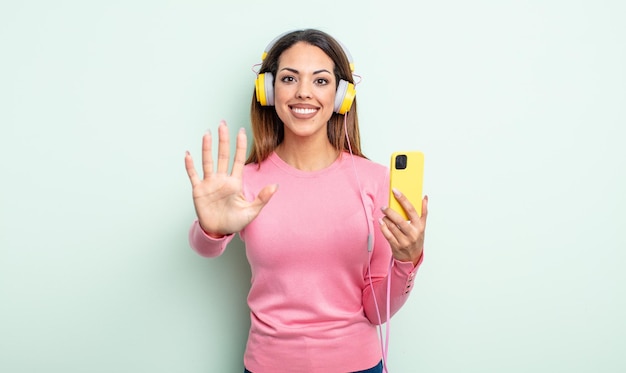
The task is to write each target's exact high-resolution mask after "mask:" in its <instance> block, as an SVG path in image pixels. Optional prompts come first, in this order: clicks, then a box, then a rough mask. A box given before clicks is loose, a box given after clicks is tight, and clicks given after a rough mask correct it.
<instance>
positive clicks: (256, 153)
mask: <svg viewBox="0 0 626 373" xmlns="http://www.w3.org/2000/svg"><path fill="white" fill-rule="evenodd" d="M298 42H305V43H307V44H310V45H313V46H316V47H318V48H320V49H321V50H322V51H324V53H326V55H328V56H329V57H330V59H331V60H332V61H333V62H334V64H335V69H334V71H333V73H334V74H335V80H336V82H337V85H338V84H339V80H341V79H343V80H345V81H348V82H350V83H352V84H354V78H353V76H352V72H351V70H350V61H349V60H348V57H347V56H346V54H345V52H344V50H343V47H342V46H341V44H339V42H337V40H335V39H334V38H333V37H332V36H330V35H328V34H327V33H325V32H323V31H319V30H315V29H306V30H297V31H292V32H290V33H287V34H285V35H284V36H282V37H281V38H280V39H278V40H277V41H276V43H275V44H274V45H273V46H272V48H271V49H270V50H269V51H267V56H266V58H265V59H264V60H263V63H262V64H261V68H260V70H259V74H261V73H265V72H271V73H272V75H273V76H274V77H276V73H277V70H278V60H279V58H280V56H281V55H282V53H283V52H284V51H285V50H287V49H289V48H290V47H291V46H293V45H294V44H296V43H298ZM273 83H274V82H273ZM336 88H337V87H335V89H336ZM344 115H345V116H346V117H345V120H346V127H347V132H348V136H349V141H350V143H348V138H346V134H345V131H344ZM250 120H251V123H252V134H253V139H252V151H251V152H250V155H249V156H248V159H247V160H246V164H248V163H259V164H260V163H261V162H263V161H264V160H265V159H267V157H269V156H270V154H272V152H273V151H274V150H275V149H276V147H277V146H278V145H279V144H280V143H281V142H282V141H283V140H284V138H285V129H284V125H283V122H282V121H281V120H280V118H279V117H278V114H277V113H276V109H275V108H274V107H273V106H262V105H261V104H260V103H259V102H258V101H257V97H256V90H255V91H253V93H252V104H251V106H250ZM327 132H328V141H329V142H330V143H331V144H332V145H333V147H334V148H335V149H337V150H338V151H348V150H349V147H351V148H352V153H353V154H354V155H357V156H360V157H365V156H364V155H363V153H362V152H361V139H360V133H359V120H358V115H357V104H356V97H355V98H354V101H353V102H352V106H351V107H350V109H349V111H348V112H347V113H346V114H343V115H342V114H337V113H333V114H332V116H331V117H330V120H329V121H328V131H327Z"/></svg>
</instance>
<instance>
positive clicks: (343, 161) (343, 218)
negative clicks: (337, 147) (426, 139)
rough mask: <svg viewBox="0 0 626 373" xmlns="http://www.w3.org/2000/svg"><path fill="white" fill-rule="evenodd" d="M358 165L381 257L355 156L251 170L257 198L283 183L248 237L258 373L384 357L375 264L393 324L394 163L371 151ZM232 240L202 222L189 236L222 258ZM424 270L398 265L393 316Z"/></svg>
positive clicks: (250, 361) (250, 190)
mask: <svg viewBox="0 0 626 373" xmlns="http://www.w3.org/2000/svg"><path fill="white" fill-rule="evenodd" d="M354 162H355V164H356V169H357V172H358V176H359V180H360V183H361V188H362V190H363V195H364V196H365V204H366V210H367V214H368V215H369V216H368V217H367V221H368V224H369V230H370V231H371V232H373V234H374V245H373V250H372V252H371V253H370V252H368V250H367V236H368V226H367V224H366V217H365V213H364V209H363V205H362V203H361V199H360V198H359V188H358V183H357V181H356V176H355V172H354V167H353V165H352V158H351V156H350V154H349V153H344V154H342V156H341V157H339V159H338V160H337V161H336V162H334V163H333V164H332V165H330V166H329V167H327V168H326V169H323V170H320V171H314V172H304V171H300V170H298V169H295V168H293V167H291V166H289V165H288V164H287V163H285V162H284V161H283V160H282V159H280V158H279V157H278V156H277V155H276V154H275V153H274V154H272V155H271V156H270V157H269V158H268V159H267V160H265V161H264V162H262V163H261V167H260V168H258V167H257V165H256V164H250V165H247V166H246V167H245V169H244V174H243V182H244V194H245V196H246V198H248V199H250V200H251V199H253V198H254V196H256V194H257V193H258V192H259V190H261V188H263V187H264V186H266V185H268V184H274V183H278V184H279V188H278V191H277V192H276V194H275V195H274V196H273V197H272V199H271V200H270V202H269V203H268V204H267V205H266V206H265V207H264V208H263V210H262V211H261V213H260V214H259V216H258V217H257V218H256V219H255V220H254V221H252V223H250V224H249V225H248V226H247V227H246V228H245V229H244V230H242V231H241V232H240V233H239V234H240V237H241V239H242V240H243V241H244V242H245V245H246V255H247V257H248V261H249V263H250V267H251V271H252V281H251V287H250V292H249V294H248V305H249V307H250V318H251V327H250V332H249V336H248V343H247V346H246V352H245V356H244V364H245V366H246V368H247V369H249V370H250V371H252V372H254V373H268V372H271V373H279V372H310V373H315V372H324V373H327V372H338V373H339V372H342V373H344V372H354V371H359V370H364V369H367V368H371V367H372V366H374V365H376V364H377V363H378V362H379V361H380V359H381V356H382V355H381V348H380V342H379V338H378V334H377V329H376V326H375V325H376V324H379V323H380V322H379V314H378V312H377V311H376V306H375V303H374V299H373V294H372V289H371V287H370V285H369V273H368V262H369V261H370V260H371V278H372V282H373V284H374V289H375V293H376V297H377V301H378V306H379V312H380V321H382V322H383V323H384V322H385V321H386V317H387V316H386V310H385V309H386V297H387V272H388V269H389V264H390V262H391V260H392V257H391V249H390V247H389V243H388V242H387V240H386V239H385V238H384V237H383V235H382V233H381V231H380V227H379V226H378V219H379V218H380V217H381V216H382V212H381V211H380V208H381V207H383V206H387V204H388V182H389V181H388V169H387V168H386V167H383V166H381V165H379V164H376V163H374V162H371V161H369V160H367V159H364V158H361V157H354ZM232 237H233V236H232V235H231V236H227V237H225V238H223V239H219V240H216V239H213V238H211V237H209V236H208V235H206V234H205V233H204V232H203V231H202V229H201V228H200V226H199V224H198V223H197V221H196V222H194V224H192V226H191V229H190V232H189V241H190V244H191V246H192V248H193V249H195V250H196V251H197V252H198V253H199V254H200V255H202V256H206V257H216V256H218V255H221V254H222V253H223V252H224V250H225V248H226V245H227V243H228V242H230V240H231V239H232ZM420 263H421V258H420ZM418 267H419V264H418V266H415V267H414V266H413V264H412V263H405V262H399V261H395V260H394V261H393V267H392V270H391V274H390V275H391V294H390V297H391V298H390V299H391V314H392V315H393V314H394V313H395V312H396V311H397V310H398V309H400V307H401V306H402V305H403V304H404V303H405V301H406V300H407V298H408V296H409V293H410V290H411V289H412V284H413V278H414V276H415V272H416V271H417V268H418Z"/></svg>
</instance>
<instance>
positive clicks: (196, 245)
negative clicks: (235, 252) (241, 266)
mask: <svg viewBox="0 0 626 373" xmlns="http://www.w3.org/2000/svg"><path fill="white" fill-rule="evenodd" d="M233 237H234V234H230V235H228V236H224V237H222V238H213V237H211V236H209V235H208V234H206V233H204V231H203V230H202V228H201V227H200V224H199V223H198V220H195V221H194V222H193V223H192V224H191V228H189V245H190V246H191V248H192V249H194V250H195V251H196V252H197V253H198V254H200V255H202V256H204V257H208V258H214V257H217V256H220V255H222V254H223V253H224V250H226V245H228V243H229V242H230V241H231V240H232V239H233Z"/></svg>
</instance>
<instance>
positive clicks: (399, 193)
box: [391, 188, 402, 197]
mask: <svg viewBox="0 0 626 373" xmlns="http://www.w3.org/2000/svg"><path fill="white" fill-rule="evenodd" d="M391 190H392V191H393V195H394V196H396V197H400V196H401V195H402V193H401V192H400V191H399V190H398V189H396V188H392V189H391Z"/></svg>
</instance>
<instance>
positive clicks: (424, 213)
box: [420, 196, 428, 227]
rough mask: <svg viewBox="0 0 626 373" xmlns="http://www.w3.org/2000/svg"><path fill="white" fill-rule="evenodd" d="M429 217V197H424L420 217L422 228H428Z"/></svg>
mask: <svg viewBox="0 0 626 373" xmlns="http://www.w3.org/2000/svg"><path fill="white" fill-rule="evenodd" d="M427 217H428V196H424V199H422V216H421V217H420V221H421V223H422V226H423V227H425V226H426V218H427Z"/></svg>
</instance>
